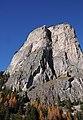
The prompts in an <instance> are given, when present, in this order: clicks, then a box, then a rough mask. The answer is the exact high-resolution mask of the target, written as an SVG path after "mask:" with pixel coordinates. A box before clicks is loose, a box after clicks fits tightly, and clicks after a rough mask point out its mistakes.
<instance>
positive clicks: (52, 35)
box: [6, 24, 83, 99]
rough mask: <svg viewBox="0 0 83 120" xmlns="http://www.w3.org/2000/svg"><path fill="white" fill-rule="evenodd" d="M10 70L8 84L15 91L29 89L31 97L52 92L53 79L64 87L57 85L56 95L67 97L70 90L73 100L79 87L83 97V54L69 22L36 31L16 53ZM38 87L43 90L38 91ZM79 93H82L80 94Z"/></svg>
mask: <svg viewBox="0 0 83 120" xmlns="http://www.w3.org/2000/svg"><path fill="white" fill-rule="evenodd" d="M6 72H9V73H10V78H9V80H8V82H7V83H6V86H10V87H11V86H12V88H13V90H14V89H16V90H18V91H28V94H29V96H30V97H31V96H32V95H33V97H35V94H37V93H38V94H40V93H41V94H43V93H45V94H44V97H45V96H46V93H47V95H49V92H48V91H49V90H50V89H51V88H50V86H49V85H48V84H49V83H50V81H51V82H53V83H52V85H53V86H55V83H56V85H57V84H58V86H59V87H58V88H60V89H58V88H57V87H53V91H52V94H60V96H61V97H62V98H65V97H66V95H65V96H63V95H64V94H65V93H66V90H67V92H68V90H69V93H68V94H69V95H68V96H70V99H72V98H74V97H75V95H74V91H75V90H76V92H77V94H76V95H77V96H76V97H78V98H80V99H83V88H82V87H83V81H82V80H83V75H82V74H83V53H82V51H81V48H80V45H79V43H78V40H77V37H76V34H75V31H74V29H73V28H72V26H70V25H69V24H60V25H56V26H51V27H46V26H42V27H40V28H37V29H35V30H34V31H32V32H31V33H30V34H29V36H28V38H27V40H26V41H25V43H24V45H23V46H22V47H21V48H20V50H19V51H18V52H17V53H16V54H15V55H14V57H13V59H12V61H11V63H10V65H9V67H8V69H7V71H6ZM65 77H66V80H65ZM60 78H62V80H61V79H60ZM52 80H53V81H52ZM56 81H57V82H56ZM54 82H55V83H54ZM42 85H43V86H45V87H46V88H45V87H43V86H42ZM60 85H61V86H62V89H61V87H60ZM39 86H40V87H39ZM41 86H42V87H41ZM76 86H77V87H78V88H77V89H76ZM37 87H39V89H40V91H41V92H39V91H38V90H36V89H37ZM44 88H45V89H44ZM42 89H43V90H44V91H42ZM48 89H49V90H48ZM57 89H58V90H57ZM61 91H62V92H61ZM71 91H73V92H71ZM79 92H80V93H81V94H80V95H79V96H78V94H79ZM34 93H35V94H34ZM63 93H64V94H63ZM72 93H73V95H72ZM41 96H42V95H41ZM72 96H73V97H72ZM44 97H42V99H43V98H44ZM31 98H32V97H31Z"/></svg>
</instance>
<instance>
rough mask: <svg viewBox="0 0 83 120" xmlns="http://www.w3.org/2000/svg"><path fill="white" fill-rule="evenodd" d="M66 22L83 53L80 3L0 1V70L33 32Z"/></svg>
mask: <svg viewBox="0 0 83 120" xmlns="http://www.w3.org/2000/svg"><path fill="white" fill-rule="evenodd" d="M63 22H68V23H70V24H71V25H72V26H73V27H74V28H75V30H76V34H77V37H78V40H79V43H80V44H81V47H82V49H83V0H0V70H5V69H6V68H7V66H8V65H9V63H10V61H11V59H12V57H13V55H14V52H15V51H17V50H18V49H19V48H20V46H21V45H22V44H23V43H24V41H25V39H26V37H27V35H28V34H29V32H30V31H32V30H33V29H35V28H37V27H39V26H42V25H48V26H49V25H56V24H58V23H63Z"/></svg>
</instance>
